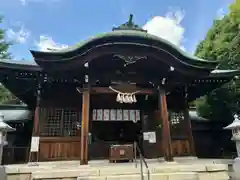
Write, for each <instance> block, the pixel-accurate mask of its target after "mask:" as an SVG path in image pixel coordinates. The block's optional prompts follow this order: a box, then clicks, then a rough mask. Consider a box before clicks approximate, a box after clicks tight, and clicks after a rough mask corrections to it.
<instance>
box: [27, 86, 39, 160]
mask: <svg viewBox="0 0 240 180" xmlns="http://www.w3.org/2000/svg"><path fill="white" fill-rule="evenodd" d="M40 102H41V87H40V85H39V86H38V88H37V102H36V108H35V111H34V120H33V130H32V141H31V147H32V146H33V145H32V143H34V142H33V141H36V140H38V142H35V143H36V144H38V146H39V141H40V132H39V117H40ZM35 143H34V144H35ZM31 147H30V153H29V162H38V161H39V152H38V151H39V149H37V150H33V149H32V148H31ZM34 149H35V148H34Z"/></svg>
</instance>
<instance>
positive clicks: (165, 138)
mask: <svg viewBox="0 0 240 180" xmlns="http://www.w3.org/2000/svg"><path fill="white" fill-rule="evenodd" d="M159 106H160V107H159V108H160V112H161V117H160V120H161V121H162V148H163V156H164V159H165V161H173V154H172V143H171V134H170V127H169V118H168V109H167V99H166V93H165V91H163V90H159Z"/></svg>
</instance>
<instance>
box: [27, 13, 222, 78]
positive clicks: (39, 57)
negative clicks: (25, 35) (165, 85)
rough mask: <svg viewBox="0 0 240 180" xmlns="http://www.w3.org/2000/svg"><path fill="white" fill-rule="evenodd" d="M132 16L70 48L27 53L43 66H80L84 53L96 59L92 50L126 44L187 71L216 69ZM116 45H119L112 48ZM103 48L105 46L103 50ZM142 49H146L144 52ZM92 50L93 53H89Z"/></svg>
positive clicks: (212, 62) (96, 50) (211, 64)
mask: <svg viewBox="0 0 240 180" xmlns="http://www.w3.org/2000/svg"><path fill="white" fill-rule="evenodd" d="M132 18H133V15H130V18H129V21H128V22H126V23H124V24H122V25H120V26H119V27H116V28H113V31H112V32H108V33H104V34H101V35H98V36H95V37H93V38H90V39H88V40H86V41H82V42H81V43H78V44H77V45H75V46H73V47H69V48H65V49H61V50H54V51H50V52H40V51H34V50H31V53H32V55H33V57H34V58H35V61H36V62H37V63H38V64H39V65H40V66H44V67H45V68H48V67H49V66H51V67H55V66H58V67H61V66H62V67H64V66H65V67H66V65H69V64H71V61H72V62H76V60H77V61H78V63H80V64H81V65H83V64H84V63H85V61H87V60H86V59H87V58H86V56H88V60H89V59H93V58H96V54H98V53H96V52H99V56H101V55H104V53H105V54H107V53H109V51H111V50H112V51H114V53H116V51H119V52H118V53H123V50H120V49H121V48H120V47H123V45H126V46H125V47H128V48H129V47H130V48H131V47H137V48H139V49H138V50H136V53H141V52H142V50H145V51H144V52H148V53H147V54H148V55H149V56H154V57H157V59H161V58H163V59H165V62H168V61H166V59H167V60H168V59H169V61H171V63H169V65H171V64H173V65H177V64H178V65H180V66H182V67H183V70H184V69H188V68H189V67H190V69H191V67H192V68H193V69H191V70H196V71H199V70H200V72H201V70H203V71H205V72H208V73H210V71H211V70H214V69H215V68H216V66H217V64H218V62H217V61H208V60H203V59H200V58H197V57H194V56H191V55H189V54H187V53H185V52H184V51H182V50H181V49H180V48H178V47H177V46H175V45H174V44H172V43H170V42H169V41H167V40H164V39H162V38H160V37H157V36H155V35H152V34H149V33H147V31H146V30H144V29H142V28H141V27H140V26H138V25H136V24H134V23H133V21H132ZM113 46H115V50H113V49H114V48H113ZM116 46H117V47H119V48H116ZM106 48H109V49H107V50H106ZM111 48H112V49H111ZM116 49H117V50H116ZM118 49H119V50H118ZM123 49H124V48H123ZM125 49H126V48H125ZM146 49H148V50H147V51H146ZM149 50H152V52H151V53H149ZM103 51H105V52H103ZM94 53H95V55H93V54H94ZM160 53H161V54H160ZM89 54H90V55H91V56H90V55H89ZM153 54H154V55H153ZM164 55H165V56H164ZM162 56H164V57H162ZM84 58H85V59H84ZM194 68H195V69H194Z"/></svg>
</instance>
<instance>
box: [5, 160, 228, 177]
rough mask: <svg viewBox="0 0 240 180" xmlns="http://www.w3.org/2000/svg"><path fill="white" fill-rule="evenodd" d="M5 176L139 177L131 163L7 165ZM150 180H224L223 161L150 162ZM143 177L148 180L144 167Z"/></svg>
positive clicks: (137, 169)
mask: <svg viewBox="0 0 240 180" xmlns="http://www.w3.org/2000/svg"><path fill="white" fill-rule="evenodd" d="M6 171H7V174H8V180H88V179H89V180H90V179H91V180H141V173H140V167H139V166H138V167H135V165H134V164H107V165H106V164H102V165H101V164H98V165H92V166H90V165H87V166H80V165H71V164H69V165H67V164H65V165H63V166H59V165H58V166H50V165H39V166H26V167H18V168H17V169H16V168H13V167H7V168H6ZM149 171H150V179H151V180H228V179H229V177H228V167H227V165H224V164H205V163H195V164H191V163H151V164H149ZM144 179H145V180H148V178H147V173H146V169H144Z"/></svg>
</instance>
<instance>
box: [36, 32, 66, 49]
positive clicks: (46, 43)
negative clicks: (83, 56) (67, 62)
mask: <svg viewBox="0 0 240 180" xmlns="http://www.w3.org/2000/svg"><path fill="white" fill-rule="evenodd" d="M36 45H37V47H38V49H39V50H40V51H54V50H58V49H64V48H67V47H68V45H66V44H59V43H56V42H55V41H54V40H53V39H52V37H50V36H45V35H41V36H40V39H39V42H37V43H36Z"/></svg>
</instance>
